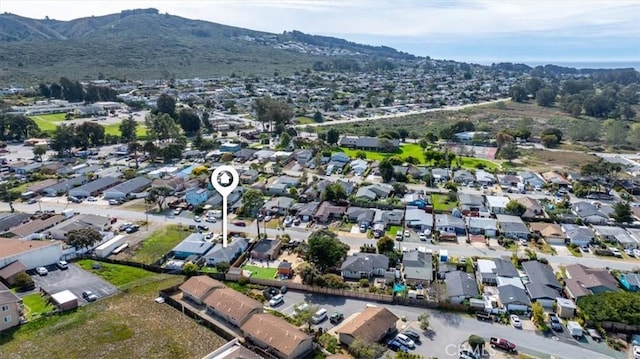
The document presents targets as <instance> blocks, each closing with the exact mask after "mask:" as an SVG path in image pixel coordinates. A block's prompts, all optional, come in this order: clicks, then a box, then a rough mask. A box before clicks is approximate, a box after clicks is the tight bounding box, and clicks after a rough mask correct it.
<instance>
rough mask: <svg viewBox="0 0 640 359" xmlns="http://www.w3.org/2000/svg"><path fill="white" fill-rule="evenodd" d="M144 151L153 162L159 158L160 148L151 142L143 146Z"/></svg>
mask: <svg viewBox="0 0 640 359" xmlns="http://www.w3.org/2000/svg"><path fill="white" fill-rule="evenodd" d="M142 150H143V151H144V153H146V154H147V156H148V157H149V159H150V160H151V162H153V161H154V160H155V158H156V157H157V156H158V152H159V150H158V147H157V146H156V145H155V144H154V143H153V142H151V141H147V142H145V143H144V145H142Z"/></svg>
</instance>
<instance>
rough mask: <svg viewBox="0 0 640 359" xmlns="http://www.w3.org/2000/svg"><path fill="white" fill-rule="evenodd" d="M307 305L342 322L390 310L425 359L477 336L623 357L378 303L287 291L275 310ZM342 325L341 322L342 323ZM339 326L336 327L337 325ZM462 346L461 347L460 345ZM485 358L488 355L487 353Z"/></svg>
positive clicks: (534, 348) (573, 354) (547, 352)
mask: <svg viewBox="0 0 640 359" xmlns="http://www.w3.org/2000/svg"><path fill="white" fill-rule="evenodd" d="M305 301H307V302H310V303H312V304H315V305H318V306H319V308H324V309H327V311H328V312H329V314H330V313H332V312H334V311H339V312H341V313H343V314H344V317H345V322H346V321H348V320H349V319H350V318H349V317H351V316H353V315H355V314H357V313H359V312H361V311H362V310H364V309H365V308H366V305H367V304H373V305H376V306H383V307H386V308H388V309H389V310H391V311H392V312H393V313H394V314H396V315H397V316H398V317H399V318H402V317H405V318H406V319H407V321H406V322H404V327H403V328H402V330H404V329H411V330H413V331H415V332H418V333H421V336H422V340H421V342H422V343H421V345H418V346H416V349H415V350H414V352H415V353H416V354H419V355H422V356H423V357H425V358H431V357H437V358H443V359H444V358H458V356H457V353H458V349H459V346H461V345H463V343H464V342H465V340H466V339H467V338H469V335H471V334H476V335H481V336H483V337H485V338H487V340H488V339H489V338H490V337H503V338H506V339H508V340H510V341H512V342H514V343H515V344H516V345H517V347H518V350H519V351H520V352H521V353H528V354H531V355H536V356H541V357H550V356H552V355H553V356H555V357H556V358H563V359H574V358H575V359H584V358H593V359H601V358H620V359H622V358H624V357H625V356H624V354H620V353H616V352H613V351H611V350H609V349H608V348H607V346H606V344H602V343H600V344H595V343H593V342H591V341H585V342H584V343H579V342H577V341H576V340H574V339H572V338H570V337H568V338H567V336H562V337H560V338H558V337H556V338H553V337H551V336H550V337H545V336H543V335H541V334H539V333H537V332H535V331H533V330H527V329H522V330H521V329H515V328H513V327H511V326H509V325H502V324H497V323H494V324H492V323H486V322H481V321H478V320H476V319H475V318H472V317H470V316H466V315H460V314H455V313H449V312H440V311H430V310H423V309H418V308H414V307H405V306H399V305H387V304H380V303H370V302H367V301H362V300H357V299H349V298H342V297H331V296H325V295H321V294H309V293H300V292H295V291H290V292H288V293H287V294H285V303H284V304H282V305H280V306H279V307H277V308H276V309H277V310H278V311H280V312H282V313H285V314H288V315H291V314H292V312H293V310H294V305H297V304H300V303H302V302H305ZM423 311H427V312H429V314H431V318H430V321H429V323H430V328H431V329H432V331H431V332H430V334H429V335H425V333H424V332H423V331H421V330H420V328H419V323H418V322H417V317H418V315H419V314H420V313H422V312H423ZM343 323H344V322H343ZM339 325H340V324H339ZM320 326H321V327H322V328H324V329H325V330H330V329H332V328H334V327H336V326H334V325H333V324H331V323H329V321H325V322H323V323H322V324H321V325H320ZM463 346H464V345H463ZM488 350H489V354H491V349H488Z"/></svg>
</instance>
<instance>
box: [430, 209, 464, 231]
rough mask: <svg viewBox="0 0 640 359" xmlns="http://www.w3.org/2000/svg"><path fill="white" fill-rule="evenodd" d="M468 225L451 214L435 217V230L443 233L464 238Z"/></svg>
mask: <svg viewBox="0 0 640 359" xmlns="http://www.w3.org/2000/svg"><path fill="white" fill-rule="evenodd" d="M466 228H467V227H466V225H465V223H464V220H463V219H462V218H458V217H454V216H452V215H450V214H436V215H435V229H436V230H437V231H440V235H441V236H442V234H443V233H450V234H455V235H458V236H462V235H464V234H465V233H466Z"/></svg>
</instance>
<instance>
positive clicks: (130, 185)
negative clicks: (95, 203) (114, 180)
mask: <svg viewBox="0 0 640 359" xmlns="http://www.w3.org/2000/svg"><path fill="white" fill-rule="evenodd" d="M149 186H151V180H150V179H148V178H147V177H136V178H132V179H130V180H128V181H126V182H123V183H121V184H119V185H117V186H114V187H111V188H109V189H108V190H106V191H104V199H118V200H120V199H124V198H126V197H127V196H128V195H131V194H134V193H140V192H143V191H144V190H146V189H147V188H149Z"/></svg>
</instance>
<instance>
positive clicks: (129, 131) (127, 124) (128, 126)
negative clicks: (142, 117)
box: [119, 117, 138, 143]
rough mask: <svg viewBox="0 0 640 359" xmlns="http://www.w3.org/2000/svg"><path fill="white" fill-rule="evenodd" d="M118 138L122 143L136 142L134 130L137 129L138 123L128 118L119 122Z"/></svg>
mask: <svg viewBox="0 0 640 359" xmlns="http://www.w3.org/2000/svg"><path fill="white" fill-rule="evenodd" d="M119 128H120V138H121V139H122V141H123V142H125V143H129V142H133V141H135V140H136V138H137V135H136V130H137V129H138V123H137V122H136V120H134V119H133V117H128V118H125V119H124V120H122V122H120V126H119Z"/></svg>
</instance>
